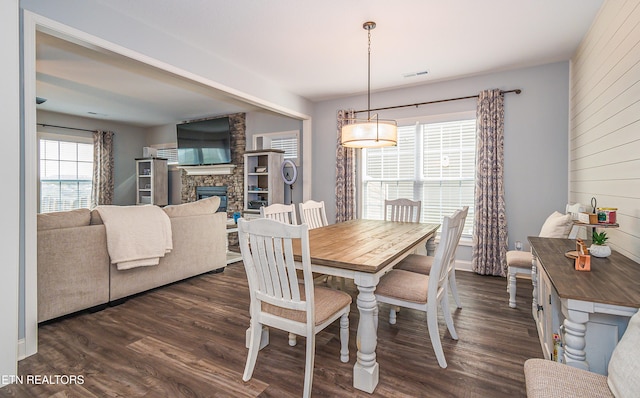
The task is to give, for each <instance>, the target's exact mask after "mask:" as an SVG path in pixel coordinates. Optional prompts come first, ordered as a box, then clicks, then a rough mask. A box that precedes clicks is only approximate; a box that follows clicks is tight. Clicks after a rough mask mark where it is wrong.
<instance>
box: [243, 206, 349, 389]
mask: <svg viewBox="0 0 640 398" xmlns="http://www.w3.org/2000/svg"><path fill="white" fill-rule="evenodd" d="M238 234H239V237H240V251H241V253H242V259H243V261H244V267H245V270H246V273H247V279H248V281H249V293H250V296H251V304H250V307H249V311H250V314H251V326H250V332H249V334H250V339H249V351H248V354H247V362H246V365H245V369H244V374H243V376H242V380H244V381H248V380H250V379H251V377H252V375H253V370H254V368H255V365H256V359H257V357H258V352H259V350H260V341H261V336H262V330H263V326H266V327H272V328H276V329H280V330H284V331H287V332H289V333H293V334H296V335H301V336H305V337H306V345H307V346H306V361H305V372H304V391H303V397H309V396H311V387H312V384H313V368H314V358H315V341H316V340H315V339H316V334H317V333H318V332H320V331H322V330H323V329H324V328H326V327H327V326H329V325H330V324H331V323H333V322H334V321H335V320H336V319H338V318H339V319H340V360H341V361H342V362H345V363H346V362H349V310H350V308H351V296H349V295H348V294H347V293H345V292H341V291H339V290H333V289H329V288H325V287H319V286H316V285H315V284H314V282H313V277H312V273H311V259H310V254H309V228H308V226H307V225H304V224H303V225H288V224H283V223H281V222H277V221H275V220H270V219H255V220H252V221H246V220H244V219H242V218H241V219H240V220H238ZM293 239H300V244H301V249H302V259H301V263H302V281H300V280H299V277H298V272H296V261H295V259H294V257H293V246H292V240H293ZM274 374H277V373H274Z"/></svg>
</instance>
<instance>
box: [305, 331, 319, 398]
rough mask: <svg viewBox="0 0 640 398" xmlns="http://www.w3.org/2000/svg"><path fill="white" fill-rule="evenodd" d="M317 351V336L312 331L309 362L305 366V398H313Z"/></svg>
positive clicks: (308, 347) (308, 336)
mask: <svg viewBox="0 0 640 398" xmlns="http://www.w3.org/2000/svg"><path fill="white" fill-rule="evenodd" d="M315 351H316V334H315V333H314V332H313V331H311V333H309V334H308V335H307V360H306V363H305V366H304V391H303V392H302V396H303V397H304V398H309V397H311V386H312V385H313V363H314V359H315V355H314V354H315Z"/></svg>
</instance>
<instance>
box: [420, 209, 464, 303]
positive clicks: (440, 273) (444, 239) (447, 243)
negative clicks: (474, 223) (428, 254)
mask: <svg viewBox="0 0 640 398" xmlns="http://www.w3.org/2000/svg"><path fill="white" fill-rule="evenodd" d="M465 217H466V211H464V210H462V211H461V210H456V211H455V212H454V213H453V215H452V216H448V217H444V218H443V221H442V227H441V229H440V231H441V232H440V243H439V244H438V248H437V249H436V253H435V257H434V259H433V265H432V267H431V272H430V273H429V290H428V298H427V302H429V303H437V302H438V301H437V297H438V296H441V295H442V294H445V293H446V287H447V276H448V273H449V270H450V267H451V265H452V257H453V256H454V255H455V251H456V247H457V246H458V241H459V232H460V230H461V229H462V228H464V218H465ZM432 300H433V301H432Z"/></svg>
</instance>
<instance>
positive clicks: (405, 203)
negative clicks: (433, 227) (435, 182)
mask: <svg viewBox="0 0 640 398" xmlns="http://www.w3.org/2000/svg"><path fill="white" fill-rule="evenodd" d="M421 209H422V202H420V201H419V200H409V199H391V200H385V201H384V219H385V220H387V221H403V222H420V216H421V214H420V210H421Z"/></svg>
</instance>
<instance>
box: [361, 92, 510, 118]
mask: <svg viewBox="0 0 640 398" xmlns="http://www.w3.org/2000/svg"><path fill="white" fill-rule="evenodd" d="M521 92H522V90H521V89H519V88H518V89H515V90H508V91H502V94H507V93H516V94H520V93H521ZM478 97H479V95H469V96H467V97H458V98H449V99H443V100H435V101H427V102H418V103H416V104H407V105H396V106H387V107H384V108H376V109H367V110H363V111H355V112H354V113H362V112H372V111H373V112H375V111H386V110H387V109H397V108H407V107H410V106H415V107H416V108H417V107H418V106H420V105H429V104H437V103H440V102H449V101H459V100H464V99H470V98H478Z"/></svg>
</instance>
